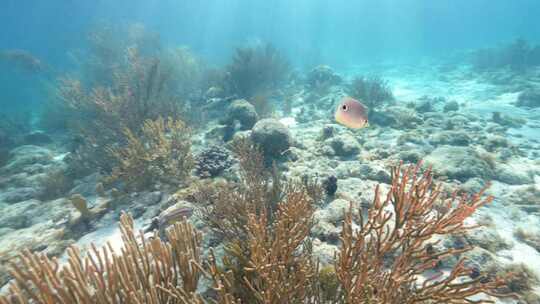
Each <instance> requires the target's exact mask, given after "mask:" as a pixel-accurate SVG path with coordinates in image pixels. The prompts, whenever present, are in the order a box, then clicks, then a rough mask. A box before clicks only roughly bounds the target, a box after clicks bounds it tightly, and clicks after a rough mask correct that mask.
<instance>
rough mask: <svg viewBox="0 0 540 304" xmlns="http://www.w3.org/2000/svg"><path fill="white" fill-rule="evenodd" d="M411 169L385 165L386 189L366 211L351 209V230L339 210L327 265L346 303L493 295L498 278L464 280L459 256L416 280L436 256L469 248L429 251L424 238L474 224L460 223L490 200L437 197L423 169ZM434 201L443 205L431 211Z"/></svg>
mask: <svg viewBox="0 0 540 304" xmlns="http://www.w3.org/2000/svg"><path fill="white" fill-rule="evenodd" d="M418 168H419V166H416V167H414V166H411V167H408V168H406V169H405V170H404V171H401V167H399V166H398V167H396V168H394V169H393V171H392V185H391V189H390V191H389V192H388V194H387V195H386V197H384V196H381V194H380V193H379V189H378V188H377V189H376V192H375V194H376V195H375V199H374V202H373V207H372V208H371V209H369V211H368V213H367V216H364V215H362V214H361V213H360V214H359V220H358V222H357V223H356V224H357V225H358V226H359V228H358V229H355V228H353V227H354V226H355V224H354V221H353V214H352V213H351V212H349V213H347V214H346V218H345V221H344V224H343V231H342V235H341V240H342V245H341V248H340V250H339V253H338V254H337V259H336V265H335V267H336V273H337V276H338V279H339V282H340V284H341V291H342V297H343V300H344V301H345V302H346V303H471V302H470V300H469V298H470V297H471V296H474V295H479V294H482V293H484V294H490V295H494V296H497V294H495V293H494V290H495V289H496V288H497V287H499V286H501V285H502V284H503V282H502V281H501V280H499V279H496V280H486V278H485V277H484V276H478V277H477V278H475V279H472V278H470V276H471V274H472V272H471V271H472V270H471V269H469V268H467V267H465V266H464V260H463V259H462V260H460V261H459V262H458V263H457V264H456V265H455V266H454V267H453V269H452V270H451V271H450V273H449V274H447V275H445V274H442V273H441V274H440V275H438V276H435V277H432V278H430V279H427V280H425V281H424V282H420V281H419V276H421V275H422V274H425V273H426V271H428V270H435V267H436V265H437V262H438V261H439V260H441V259H442V258H444V257H447V256H451V255H456V254H460V253H463V252H466V251H468V250H470V248H463V249H446V250H441V251H438V252H437V251H436V250H434V247H433V246H434V243H433V239H432V238H433V237H434V236H437V235H442V236H444V235H450V234H454V233H459V232H463V231H465V230H468V229H471V228H474V227H468V226H466V225H465V224H464V221H465V220H466V219H467V218H469V217H470V216H471V215H472V214H473V213H474V212H475V211H476V210H477V209H478V208H480V207H482V206H484V205H485V204H487V203H489V202H490V201H491V200H492V199H493V198H492V197H490V196H487V197H484V196H483V191H481V192H480V193H477V194H474V195H472V196H466V195H462V196H458V195H457V194H454V195H452V196H451V197H449V198H443V197H442V193H441V188H440V185H436V184H434V183H433V179H432V174H431V171H430V170H427V171H426V172H425V173H424V174H423V175H420V176H418ZM440 203H442V204H444V205H445V207H446V208H444V211H435V209H434V208H435V204H440ZM442 209H443V208H438V210H442ZM482 303H484V302H482ZM485 303H489V301H485Z"/></svg>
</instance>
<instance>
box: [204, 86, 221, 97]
mask: <svg viewBox="0 0 540 304" xmlns="http://www.w3.org/2000/svg"><path fill="white" fill-rule="evenodd" d="M223 93H224V92H223V89H222V88H220V87H210V88H209V89H208V90H207V91H206V93H205V94H204V95H205V97H206V98H207V99H210V98H220V97H223Z"/></svg>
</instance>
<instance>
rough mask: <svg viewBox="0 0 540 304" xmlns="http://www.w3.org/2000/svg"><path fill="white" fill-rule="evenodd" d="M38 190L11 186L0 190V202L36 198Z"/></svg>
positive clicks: (16, 201)
mask: <svg viewBox="0 0 540 304" xmlns="http://www.w3.org/2000/svg"><path fill="white" fill-rule="evenodd" d="M40 193H41V192H40V190H39V189H37V188H32V187H19V188H11V189H8V190H3V191H0V202H5V203H10V204H13V203H18V202H22V201H26V200H29V199H32V198H36V197H38V196H39V194H40Z"/></svg>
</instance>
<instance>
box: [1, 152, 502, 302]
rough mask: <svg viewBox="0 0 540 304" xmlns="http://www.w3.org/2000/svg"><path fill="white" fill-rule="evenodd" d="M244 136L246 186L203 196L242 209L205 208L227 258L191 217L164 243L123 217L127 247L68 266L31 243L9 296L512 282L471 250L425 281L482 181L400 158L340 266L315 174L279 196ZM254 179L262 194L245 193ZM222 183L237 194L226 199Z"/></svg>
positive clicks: (115, 298)
mask: <svg viewBox="0 0 540 304" xmlns="http://www.w3.org/2000/svg"><path fill="white" fill-rule="evenodd" d="M243 145H245V146H243V148H240V151H239V153H241V154H240V155H244V158H243V159H242V157H241V158H240V162H241V165H242V166H243V173H242V178H241V179H242V183H243V184H233V185H224V186H223V187H221V188H219V189H214V192H212V193H211V194H209V195H208V196H205V197H206V198H208V199H210V201H209V202H207V203H217V202H219V201H220V200H219V198H225V199H226V201H225V203H227V204H233V205H235V206H237V207H238V208H232V209H220V210H224V211H226V212H235V211H238V212H240V213H239V214H238V215H235V214H233V213H224V214H217V213H209V214H207V215H211V216H212V218H211V219H212V221H210V222H208V224H209V225H210V226H211V228H213V229H215V231H217V232H220V231H221V232H222V233H223V235H225V236H226V238H225V248H226V250H225V256H224V257H223V266H218V261H217V259H216V257H215V255H214V253H213V251H212V250H210V253H209V258H208V259H207V260H206V262H205V263H203V264H201V260H200V256H201V251H200V242H201V241H200V235H199V234H198V233H197V232H195V231H194V229H193V228H192V227H191V226H190V225H189V224H187V223H186V222H182V223H180V224H176V225H175V226H174V228H173V229H172V230H169V233H168V239H169V243H167V242H163V241H161V240H160V239H159V238H158V236H157V233H156V234H155V235H154V238H153V239H151V240H147V239H144V238H143V237H142V236H141V238H140V240H139V239H137V238H136V237H135V234H134V233H133V224H132V221H131V220H130V219H129V218H127V217H125V216H124V217H122V229H123V230H122V232H123V239H124V244H125V245H124V249H123V250H122V255H115V254H113V252H112V249H110V246H109V247H105V248H104V249H103V250H102V251H103V252H100V251H98V250H97V249H95V248H93V252H92V254H91V255H90V256H88V257H87V258H85V259H83V258H82V257H81V256H80V254H79V253H78V252H77V251H76V250H74V249H72V250H71V251H70V253H69V256H70V258H69V261H68V262H69V263H68V265H67V266H64V267H60V266H58V263H57V262H56V261H54V260H53V261H51V260H49V259H48V258H46V257H41V256H39V255H35V254H30V253H26V254H24V255H23V256H22V262H23V266H21V267H17V266H15V265H14V266H13V267H14V271H13V275H14V277H15V279H16V283H15V284H14V285H12V286H11V292H10V295H9V296H8V297H5V298H0V303H1V304H12V303H30V300H29V299H33V300H34V301H35V302H37V303H47V304H48V303H156V304H162V303H163V304H165V303H167V304H169V303H172V304H175V303H206V301H208V302H210V303H225V304H233V303H264V304H282V303H313V304H315V303H348V304H356V303H381V304H401V303H405V304H407V303H425V304H431V303H456V304H465V303H493V302H492V301H490V300H488V298H487V295H491V296H494V297H501V296H503V295H500V294H497V293H496V291H497V290H501V287H503V286H505V284H506V283H505V282H504V281H503V280H502V279H503V278H499V277H494V276H484V275H482V274H481V273H478V272H477V271H476V270H475V271H472V270H471V269H468V268H467V267H466V266H465V263H464V260H463V259H462V260H460V261H458V262H457V263H456V264H455V265H454V266H453V268H452V269H451V270H450V271H449V272H448V273H442V272H441V273H440V274H439V275H436V276H432V277H428V278H427V279H425V280H421V277H422V276H423V275H425V274H426V272H428V271H437V268H436V267H437V264H438V261H440V260H441V259H443V258H445V257H449V256H454V255H457V254H461V253H464V252H466V251H468V250H469V249H470V248H461V249H441V250H437V249H435V248H436V247H435V245H436V244H437V241H436V240H434V238H433V237H434V236H443V237H444V236H447V235H450V234H453V233H460V232H463V231H466V230H468V229H472V228H474V227H473V226H466V225H465V223H464V222H465V220H466V219H467V218H469V217H470V216H471V215H472V214H473V213H474V212H475V211H476V210H477V209H478V208H480V207H482V206H484V205H485V204H487V203H489V202H490V201H491V200H492V197H490V196H484V193H483V191H481V192H480V193H477V194H474V195H471V196H468V195H457V194H454V195H452V196H450V197H443V194H442V192H441V186H440V185H436V184H435V183H434V182H433V178H432V174H431V171H430V170H427V171H426V172H425V173H423V174H419V168H420V166H419V165H418V166H410V167H407V168H402V167H401V166H397V167H395V168H394V169H393V170H392V183H391V187H390V190H389V191H388V193H387V194H386V196H384V195H381V194H380V192H379V188H378V187H377V189H376V192H375V198H374V202H373V205H372V207H370V208H369V210H367V214H364V213H361V212H360V213H359V214H358V215H357V217H356V214H353V212H352V211H351V210H349V211H347V212H346V213H345V220H344V223H343V230H342V232H341V244H340V247H339V249H338V251H337V253H336V258H335V262H334V266H333V268H334V270H335V271H329V270H328V269H329V268H328V267H325V268H323V269H324V271H323V270H321V271H319V267H318V263H317V261H316V260H315V258H314V257H313V253H312V249H311V247H312V244H311V243H310V236H309V234H310V229H311V227H312V223H313V212H314V209H315V205H314V204H315V203H316V202H317V199H316V196H314V195H313V192H312V190H310V186H309V185H310V184H309V183H306V182H303V181H296V180H288V181H285V182H282V183H281V184H280V186H279V189H281V190H280V191H277V192H276V193H273V194H272V191H269V188H268V185H267V184H266V182H265V179H264V178H262V177H259V178H253V179H246V178H248V177H250V176H252V174H261V172H259V173H256V172H258V170H262V169H260V168H264V166H263V165H262V159H261V157H258V156H256V157H255V158H252V157H247V156H248V154H246V153H248V151H250V150H249V149H247V148H252V146H251V145H248V144H247V143H243ZM242 149H244V150H242ZM246 183H249V185H246ZM250 189H253V191H255V192H256V191H260V192H257V193H258V194H259V195H262V197H253V196H250V195H248V194H249V193H250ZM257 189H259V190H257ZM270 189H271V188H270ZM255 192H254V193H251V194H255ZM223 193H227V194H228V196H226V197H225V196H222V197H220V195H223ZM268 195H269V196H268ZM270 197H271V198H272V199H269V198H270ZM215 199H218V200H215ZM274 199H277V201H274ZM250 203H251V204H253V205H257V204H259V205H258V207H253V206H250ZM440 204H443V205H444V207H445V208H441V207H440V206H439V205H440ZM269 206H272V207H269ZM240 207H246V209H245V210H242V209H241V208H240ZM351 209H352V208H351ZM220 216H221V217H220ZM207 220H208V218H207ZM234 233H237V234H236V235H235V234H234ZM203 265H204V266H203ZM330 269H331V268H330ZM201 275H204V276H206V277H207V278H209V279H210V280H211V283H212V289H213V290H214V293H209V294H207V297H202V296H200V295H197V294H195V292H196V289H197V286H198V279H199V277H200V276H201ZM507 278H508V277H504V279H507ZM199 287H200V286H199ZM472 297H480V298H475V299H474V300H473V299H472Z"/></svg>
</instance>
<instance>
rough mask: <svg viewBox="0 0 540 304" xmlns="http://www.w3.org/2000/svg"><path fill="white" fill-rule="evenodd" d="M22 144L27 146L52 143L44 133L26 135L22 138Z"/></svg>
mask: <svg viewBox="0 0 540 304" xmlns="http://www.w3.org/2000/svg"><path fill="white" fill-rule="evenodd" d="M23 142H24V143H25V144H27V145H37V146H39V145H47V144H50V143H52V142H53V140H52V139H51V137H50V136H49V135H47V134H45V133H44V132H40V131H38V132H33V133H30V134H27V135H25V136H24V138H23Z"/></svg>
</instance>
